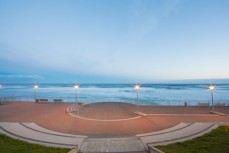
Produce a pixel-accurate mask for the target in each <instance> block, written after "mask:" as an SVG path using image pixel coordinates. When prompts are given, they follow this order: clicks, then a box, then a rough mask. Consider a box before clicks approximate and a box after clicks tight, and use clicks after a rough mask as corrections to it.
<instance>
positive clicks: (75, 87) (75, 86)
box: [74, 84, 80, 103]
mask: <svg viewBox="0 0 229 153" xmlns="http://www.w3.org/2000/svg"><path fill="white" fill-rule="evenodd" d="M79 87H80V86H79V85H78V84H75V85H74V89H75V90H76V103H77V98H78V95H77V91H78V89H79Z"/></svg>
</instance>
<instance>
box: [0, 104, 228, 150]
mask: <svg viewBox="0 0 229 153" xmlns="http://www.w3.org/2000/svg"><path fill="white" fill-rule="evenodd" d="M103 104H104V103H102V104H101V103H99V104H97V106H95V105H96V104H93V105H94V106H93V107H92V106H90V105H88V106H86V107H84V108H83V109H85V112H86V109H88V108H90V111H91V113H90V111H88V110H87V112H88V114H86V113H84V110H83V109H81V112H80V114H79V116H77V117H75V116H72V115H69V114H68V113H66V110H67V108H68V107H69V106H70V105H71V104H69V103H62V104H53V103H46V104H42V103H41V104H36V103H31V102H30V103H29V102H20V103H11V104H7V105H0V132H1V133H4V134H7V135H9V136H11V137H14V138H18V139H23V140H25V141H29V142H31V143H38V144H43V145H48V146H58V147H68V148H73V147H74V148H78V149H79V150H81V151H82V152H139V153H141V152H142V153H143V152H147V150H148V149H150V148H153V146H155V145H158V144H160V145H164V144H169V143H174V142H179V141H184V140H188V139H192V138H194V137H197V136H200V135H202V134H204V133H206V132H209V131H211V130H212V129H214V128H216V127H218V125H221V124H223V125H228V123H229V116H219V115H215V114H208V113H206V109H209V108H198V107H195V108H187V109H188V111H187V113H185V114H184V113H183V114H182V113H180V114H175V112H177V110H178V109H181V108H182V107H162V108H161V107H160V108H159V107H158V108H159V109H160V110H162V109H164V112H163V111H161V112H160V113H158V112H157V111H156V112H155V113H153V112H151V114H150V115H148V116H146V117H141V116H140V117H139V116H136V115H135V114H134V113H131V109H133V110H134V108H135V107H134V105H129V104H125V105H126V107H124V108H125V109H126V112H127V113H126V114H125V111H124V110H121V111H116V110H115V109H119V107H122V103H117V105H119V106H116V107H113V108H114V109H113V110H109V109H104V108H103V106H102V105H103ZM111 104H112V106H114V105H115V104H114V103H111ZM99 105H100V107H99ZM95 107H97V109H95ZM106 107H109V106H108V104H107V106H106ZM111 108H112V107H111ZM151 109H152V110H155V107H151ZM183 109H184V108H183ZM222 109H223V110H224V111H227V110H226V109H227V108H226V109H225V108H222ZM99 110H101V114H103V116H104V115H105V116H106V117H103V118H99V116H101V114H100V111H99ZM172 110H174V112H173V111H172ZM201 110H202V111H201ZM112 111H113V113H111V112H112ZM128 111H129V112H128ZM141 111H142V112H144V113H147V111H150V107H145V108H144V107H141ZM182 111H183V112H184V110H182ZM93 112H96V113H97V114H96V115H95V116H94V115H93ZM115 112H116V113H117V115H115V114H116V113H115ZM168 112H169V113H168ZM195 112H198V113H195ZM81 113H82V114H81ZM166 113H167V114H166ZM108 114H109V115H112V114H114V115H113V116H112V117H109V115H108ZM122 114H124V115H123V116H122ZM75 115H77V114H75ZM57 131H58V132H57Z"/></svg>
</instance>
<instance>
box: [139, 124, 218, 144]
mask: <svg viewBox="0 0 229 153" xmlns="http://www.w3.org/2000/svg"><path fill="white" fill-rule="evenodd" d="M217 127H218V125H216V124H212V123H194V124H191V125H190V126H187V127H185V128H182V129H181V130H177V131H171V132H167V133H162V134H158V135H152V136H147V137H141V140H142V142H143V143H144V144H145V145H148V146H156V145H167V144H171V143H175V142H182V141H186V140H190V139H193V138H195V137H198V136H201V135H203V134H205V133H207V132H209V131H211V130H212V129H215V128H217Z"/></svg>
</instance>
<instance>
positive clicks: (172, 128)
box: [136, 123, 191, 137]
mask: <svg viewBox="0 0 229 153" xmlns="http://www.w3.org/2000/svg"><path fill="white" fill-rule="evenodd" d="M190 125H191V123H179V124H177V125H175V126H173V127H170V128H167V129H164V130H160V131H156V132H150V133H145V134H138V135H136V136H137V137H146V136H152V135H158V134H164V133H168V132H173V131H177V130H181V129H183V128H186V127H188V126H190Z"/></svg>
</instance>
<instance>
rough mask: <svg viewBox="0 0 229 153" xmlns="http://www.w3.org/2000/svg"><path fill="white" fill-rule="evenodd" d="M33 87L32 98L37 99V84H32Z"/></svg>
mask: <svg viewBox="0 0 229 153" xmlns="http://www.w3.org/2000/svg"><path fill="white" fill-rule="evenodd" d="M33 88H34V99H35V101H36V100H37V89H38V88H39V86H38V85H37V84H35V85H34V86H33Z"/></svg>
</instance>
